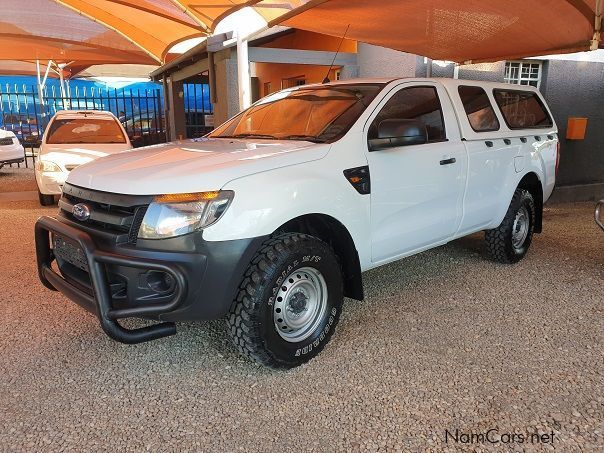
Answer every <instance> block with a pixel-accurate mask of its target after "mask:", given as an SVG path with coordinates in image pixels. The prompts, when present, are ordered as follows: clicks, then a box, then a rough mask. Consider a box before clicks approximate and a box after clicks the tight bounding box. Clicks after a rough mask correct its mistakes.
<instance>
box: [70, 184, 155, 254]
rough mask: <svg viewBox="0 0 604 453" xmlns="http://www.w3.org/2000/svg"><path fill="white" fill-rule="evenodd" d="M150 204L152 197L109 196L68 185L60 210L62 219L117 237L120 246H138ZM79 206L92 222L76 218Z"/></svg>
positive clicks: (104, 193)
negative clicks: (76, 210) (65, 218)
mask: <svg viewBox="0 0 604 453" xmlns="http://www.w3.org/2000/svg"><path fill="white" fill-rule="evenodd" d="M74 189H75V190H74ZM149 201H150V200H149V197H137V196H131V195H118V194H109V193H106V192H97V191H91V190H88V189H78V188H75V187H74V186H71V185H68V184H66V185H65V186H64V188H63V196H62V197H61V200H60V201H59V207H60V208H61V213H62V215H63V216H65V217H67V218H68V219H69V220H71V221H74V222H77V223H80V224H82V225H85V226H86V227H89V228H94V229H98V230H100V231H102V232H103V233H110V234H115V235H116V236H119V237H121V239H118V242H128V243H131V244H135V243H136V240H137V237H138V230H139V228H140V225H141V223H142V221H143V218H144V216H145V212H146V211H147V206H148V203H149ZM77 204H84V205H86V208H87V210H88V212H89V218H87V219H85V220H81V219H78V218H76V216H75V215H74V213H73V206H74V205H77Z"/></svg>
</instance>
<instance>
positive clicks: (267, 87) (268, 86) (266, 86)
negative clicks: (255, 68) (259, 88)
mask: <svg viewBox="0 0 604 453" xmlns="http://www.w3.org/2000/svg"><path fill="white" fill-rule="evenodd" d="M269 94H271V83H270V82H264V96H268V95H269Z"/></svg>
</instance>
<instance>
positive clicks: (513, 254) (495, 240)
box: [485, 189, 536, 263]
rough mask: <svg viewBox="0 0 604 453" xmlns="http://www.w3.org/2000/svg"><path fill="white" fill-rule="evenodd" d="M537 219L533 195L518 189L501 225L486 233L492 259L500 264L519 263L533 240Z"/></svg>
mask: <svg viewBox="0 0 604 453" xmlns="http://www.w3.org/2000/svg"><path fill="white" fill-rule="evenodd" d="M535 217H536V216H535V200H534V199H533V196H532V195H531V193H530V192H529V191H527V190H524V189H516V191H515V192H514V196H513V197H512V201H511V203H510V206H509V208H508V210H507V212H506V214H505V217H504V219H503V222H501V225H499V226H498V227H497V228H494V229H492V230H487V231H485V240H486V242H487V249H488V251H489V255H490V256H491V258H493V259H494V260H495V261H499V262H500V263H517V262H518V261H520V260H521V259H522V258H524V256H525V255H526V253H527V252H528V249H529V247H530V245H531V241H532V239H533V230H534V228H535Z"/></svg>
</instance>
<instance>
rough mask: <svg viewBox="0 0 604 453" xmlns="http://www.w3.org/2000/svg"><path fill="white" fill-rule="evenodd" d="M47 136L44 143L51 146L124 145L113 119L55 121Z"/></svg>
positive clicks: (120, 132) (124, 140)
mask: <svg viewBox="0 0 604 453" xmlns="http://www.w3.org/2000/svg"><path fill="white" fill-rule="evenodd" d="M47 134H48V135H47V137H46V143H49V144H53V145H67V144H81V143H99V144H111V143H126V137H124V133H123V132H122V129H121V128H120V126H119V125H118V123H117V121H115V120H114V119H113V118H107V119H104V118H62V119H55V120H54V121H53V122H52V124H51V125H50V127H49V128H48V132H47Z"/></svg>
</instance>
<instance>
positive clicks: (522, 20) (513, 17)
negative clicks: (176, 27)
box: [259, 0, 601, 63]
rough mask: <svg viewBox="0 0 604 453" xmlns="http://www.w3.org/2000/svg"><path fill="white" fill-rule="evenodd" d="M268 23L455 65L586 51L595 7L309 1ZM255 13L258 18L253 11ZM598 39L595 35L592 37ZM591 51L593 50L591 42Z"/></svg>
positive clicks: (518, 1) (559, 2)
mask: <svg viewBox="0 0 604 453" xmlns="http://www.w3.org/2000/svg"><path fill="white" fill-rule="evenodd" d="M302 3H304V5H303V6H302V7H301V8H299V9H298V10H297V11H295V12H299V14H296V15H291V14H290V15H285V16H283V17H281V18H276V19H274V20H273V21H272V23H273V24H276V23H282V24H283V25H287V26H290V27H295V28H300V29H303V30H309V31H314V32H318V33H323V34H328V35H333V36H342V35H343V34H344V32H345V31H346V28H347V27H348V25H350V28H349V30H348V34H347V37H348V38H350V39H355V40H357V41H362V42H366V43H370V44H376V45H380V46H384V47H389V48H392V49H397V50H402V51H405V52H410V53H415V54H418V55H423V56H428V57H431V58H434V59H438V60H450V61H456V62H459V63H465V62H476V63H477V62H484V61H496V60H504V59H512V58H521V57H526V56H536V55H547V54H557V53H570V52H578V51H585V50H589V49H590V47H592V39H593V38H594V32H595V31H597V30H596V29H595V28H596V23H599V22H600V19H597V18H596V16H597V15H596V4H600V3H601V2H596V0H505V1H504V0H500V1H495V0H444V1H443V0H376V1H371V2H369V1H366V0H310V1H307V2H302ZM259 12H261V14H262V11H261V10H259ZM596 37H599V33H597V34H596ZM594 47H600V43H599V42H598V41H595V42H594Z"/></svg>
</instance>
